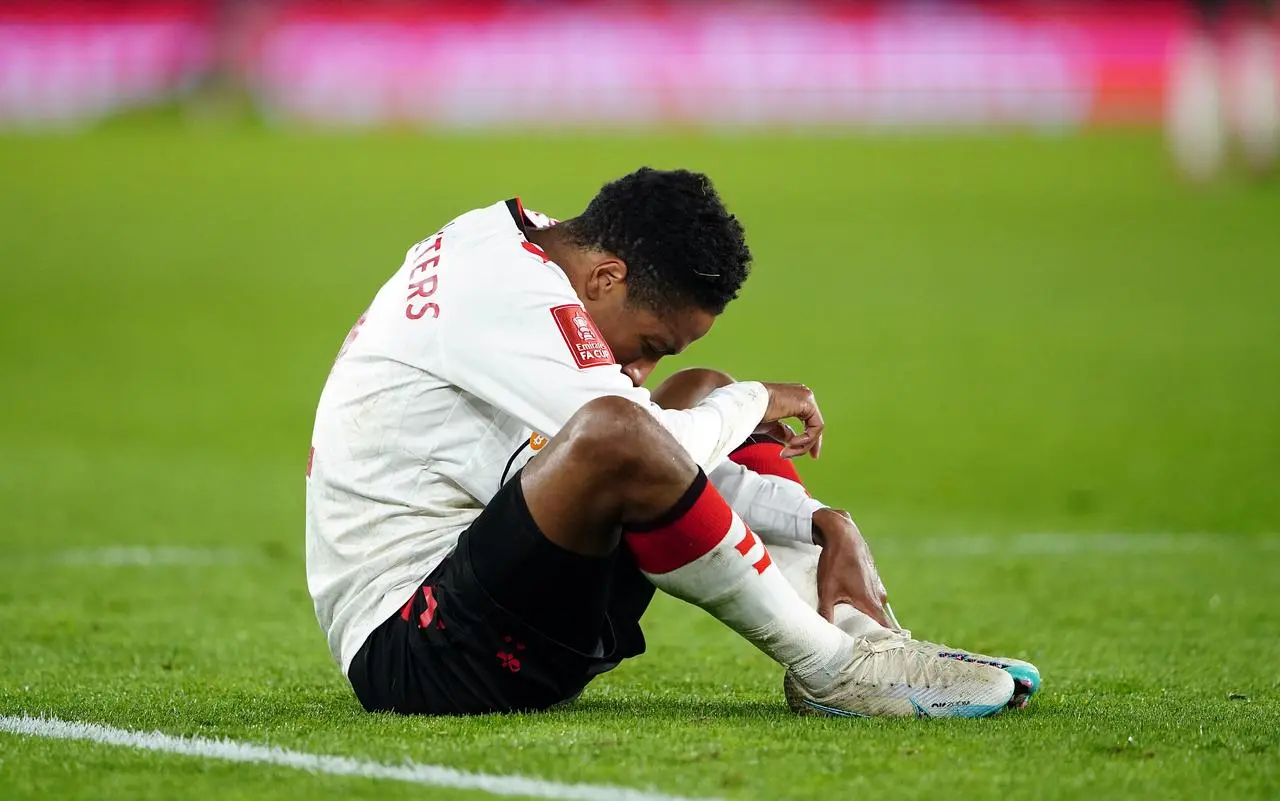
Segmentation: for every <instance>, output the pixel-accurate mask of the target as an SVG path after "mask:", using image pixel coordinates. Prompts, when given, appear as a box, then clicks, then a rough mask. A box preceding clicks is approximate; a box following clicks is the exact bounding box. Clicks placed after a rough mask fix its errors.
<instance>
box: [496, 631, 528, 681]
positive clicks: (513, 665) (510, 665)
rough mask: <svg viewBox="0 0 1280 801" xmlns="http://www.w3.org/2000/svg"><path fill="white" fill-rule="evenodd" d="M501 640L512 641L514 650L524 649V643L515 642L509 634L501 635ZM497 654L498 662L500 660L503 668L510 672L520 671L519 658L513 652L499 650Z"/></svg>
mask: <svg viewBox="0 0 1280 801" xmlns="http://www.w3.org/2000/svg"><path fill="white" fill-rule="evenodd" d="M502 641H503V642H509V643H513V644H514V646H515V650H516V651H523V650H524V643H522V642H515V638H514V637H512V636H511V635H510V634H508V635H507V636H505V637H503V638H502ZM497 656H498V662H500V663H501V664H502V666H503V667H504V668H506V669H507V670H509V671H511V672H512V673H519V672H520V660H519V659H518V658H517V657H516V655H515V653H513V652H511V651H499V652H498V654H497Z"/></svg>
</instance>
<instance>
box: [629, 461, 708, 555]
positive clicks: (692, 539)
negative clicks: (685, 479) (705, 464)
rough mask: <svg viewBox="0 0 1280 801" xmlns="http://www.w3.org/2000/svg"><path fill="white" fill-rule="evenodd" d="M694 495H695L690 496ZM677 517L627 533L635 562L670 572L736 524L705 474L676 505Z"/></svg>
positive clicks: (703, 553) (706, 548) (630, 530)
mask: <svg viewBox="0 0 1280 801" xmlns="http://www.w3.org/2000/svg"><path fill="white" fill-rule="evenodd" d="M690 496H692V497H690ZM680 508H684V511H683V512H682V513H680V514H679V515H678V516H677V517H675V518H674V519H669V520H663V521H662V523H661V524H660V525H659V526H657V527H653V528H645V529H629V530H627V531H626V532H624V534H623V536H624V538H625V539H626V542H627V547H629V548H630V549H631V553H632V555H634V556H635V558H636V564H637V565H638V566H639V567H640V569H641V570H643V571H644V572H646V573H670V572H671V571H672V570H675V569H676V568H678V567H684V566H685V565H687V564H689V563H690V562H692V561H694V560H695V559H697V558H699V557H700V556H703V555H705V554H706V553H708V552H709V551H710V550H711V549H712V548H714V547H716V546H717V545H719V544H720V541H721V540H723V539H724V535H725V534H727V533H728V531H729V528H730V526H732V525H733V510H732V509H730V508H729V504H727V503H725V500H724V498H722V497H721V496H720V493H719V492H717V491H716V488H715V487H713V486H711V482H709V481H707V478H706V476H705V475H703V474H702V473H699V474H698V478H697V479H696V480H695V481H694V483H693V484H692V485H691V486H690V487H689V492H687V493H686V494H685V497H684V498H682V499H681V500H680V502H679V503H677V504H676V506H675V509H680Z"/></svg>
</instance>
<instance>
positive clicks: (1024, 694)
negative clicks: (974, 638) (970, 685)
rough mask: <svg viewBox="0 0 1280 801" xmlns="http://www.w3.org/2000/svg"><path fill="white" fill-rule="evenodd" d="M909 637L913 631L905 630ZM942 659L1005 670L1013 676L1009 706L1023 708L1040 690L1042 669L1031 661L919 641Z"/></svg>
mask: <svg viewBox="0 0 1280 801" xmlns="http://www.w3.org/2000/svg"><path fill="white" fill-rule="evenodd" d="M903 634H905V635H907V636H908V637H909V636H911V632H909V631H904V632H903ZM919 642H920V644H921V645H922V646H925V647H926V648H929V649H930V650H932V651H933V653H934V654H935V655H936V656H938V657H939V658H941V659H953V660H956V661H959V662H970V663H973V664H976V665H989V666H991V667H993V668H998V669H1000V670H1003V671H1005V672H1006V673H1008V674H1009V675H1010V676H1011V677H1013V697H1012V698H1010V699H1009V708H1011V709H1021V708H1022V707H1024V706H1026V705H1027V703H1028V702H1029V701H1030V700H1031V696H1033V695H1035V694H1036V693H1038V692H1039V691H1040V670H1039V668H1037V667H1036V666H1035V665H1033V664H1031V663H1030V662H1024V661H1023V660H1021V659H1011V658H1009V657H1007V656H987V655H985V654H975V653H973V652H972V651H966V650H964V649H963V648H952V647H951V646H949V645H942V644H940V643H936V642H925V641H923V640H921V641H919Z"/></svg>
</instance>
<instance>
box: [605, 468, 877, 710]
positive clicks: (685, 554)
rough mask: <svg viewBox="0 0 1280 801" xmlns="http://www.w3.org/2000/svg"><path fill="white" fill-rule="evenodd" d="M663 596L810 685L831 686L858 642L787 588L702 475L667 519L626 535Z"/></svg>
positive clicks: (765, 553) (757, 543)
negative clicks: (709, 618)
mask: <svg viewBox="0 0 1280 801" xmlns="http://www.w3.org/2000/svg"><path fill="white" fill-rule="evenodd" d="M625 536H626V542H627V545H628V547H629V548H630V549H631V551H632V553H633V554H634V555H635V557H636V562H637V564H638V565H639V566H640V569H641V570H643V571H644V572H645V574H646V575H647V576H648V577H649V579H650V581H652V582H653V584H654V585H655V586H656V587H658V589H660V590H662V591H664V592H666V593H668V594H670V595H674V596H675V597H677V598H680V599H681V600H684V601H687V602H689V603H692V604H694V605H696V606H699V607H701V608H702V609H705V610H706V611H707V612H709V613H710V614H711V615H713V616H714V617H715V618H716V619H718V620H719V621H721V622H722V623H724V624H725V625H727V626H728V627H729V628H731V629H733V630H734V631H736V632H737V633H739V634H740V635H742V636H743V637H744V638H746V639H747V640H748V641H750V642H751V643H752V644H753V645H755V646H756V647H757V648H759V649H760V650H762V651H764V652H765V653H766V654H768V655H769V656H770V657H772V658H773V659H774V660H776V661H777V662H779V663H781V664H783V665H785V666H786V667H788V668H789V669H790V670H791V672H792V673H793V674H794V675H795V676H796V677H797V678H799V679H800V680H801V681H803V682H804V683H806V684H809V685H812V686H815V687H822V686H825V685H826V684H829V683H830V682H831V681H832V680H833V679H834V677H835V676H836V674H837V673H838V671H839V670H840V668H841V667H842V666H843V665H844V664H845V663H847V662H848V661H849V658H850V654H851V653H852V649H853V640H852V639H851V638H850V637H849V636H848V635H846V634H845V633H844V632H842V631H840V630H839V629H837V628H836V627H835V626H832V625H831V624H830V623H828V622H827V621H825V620H823V619H822V617H820V616H819V615H818V614H817V612H816V611H815V610H814V609H813V608H812V607H811V606H809V605H808V604H806V603H805V602H804V601H803V600H802V599H801V598H800V597H799V596H798V595H797V594H796V592H795V590H794V589H792V587H791V585H790V584H788V583H787V580H786V578H784V577H783V575H782V573H781V571H780V570H779V569H778V568H777V566H775V565H774V564H773V562H772V558H771V557H770V555H769V552H768V551H767V550H766V549H765V547H764V543H762V542H761V541H760V540H759V538H758V537H756V535H755V534H754V533H752V531H751V530H750V529H749V528H747V527H746V525H744V524H743V522H742V520H741V519H740V518H739V517H738V516H737V515H736V514H734V512H733V510H732V509H730V508H729V505H728V504H727V503H725V501H724V499H723V498H722V497H721V496H720V493H719V492H717V491H716V489H715V487H713V486H711V484H710V483H709V482H708V481H707V478H706V476H705V475H704V474H703V473H701V472H699V473H698V477H697V478H696V479H695V480H694V482H693V484H692V485H691V486H690V487H689V489H688V491H687V492H686V493H685V494H684V496H683V497H682V498H681V500H680V501H679V502H678V503H677V504H676V506H675V507H673V508H672V509H671V511H670V512H668V513H667V514H666V515H664V516H663V517H662V518H661V519H659V520H657V521H654V522H653V523H652V524H650V525H648V526H643V527H632V528H630V529H628V530H627V531H626V532H625Z"/></svg>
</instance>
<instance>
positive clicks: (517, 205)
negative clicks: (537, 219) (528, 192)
mask: <svg viewBox="0 0 1280 801" xmlns="http://www.w3.org/2000/svg"><path fill="white" fill-rule="evenodd" d="M507 211H509V212H511V219H512V220H513V221H514V222H515V224H516V227H517V228H519V229H520V233H521V234H523V235H524V238H525V239H528V238H529V227H530V226H533V220H530V219H529V215H527V214H525V213H524V204H523V203H521V202H520V198H519V197H513V198H511V199H510V200H508V201H507ZM534 227H535V228H536V227H537V226H534Z"/></svg>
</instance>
